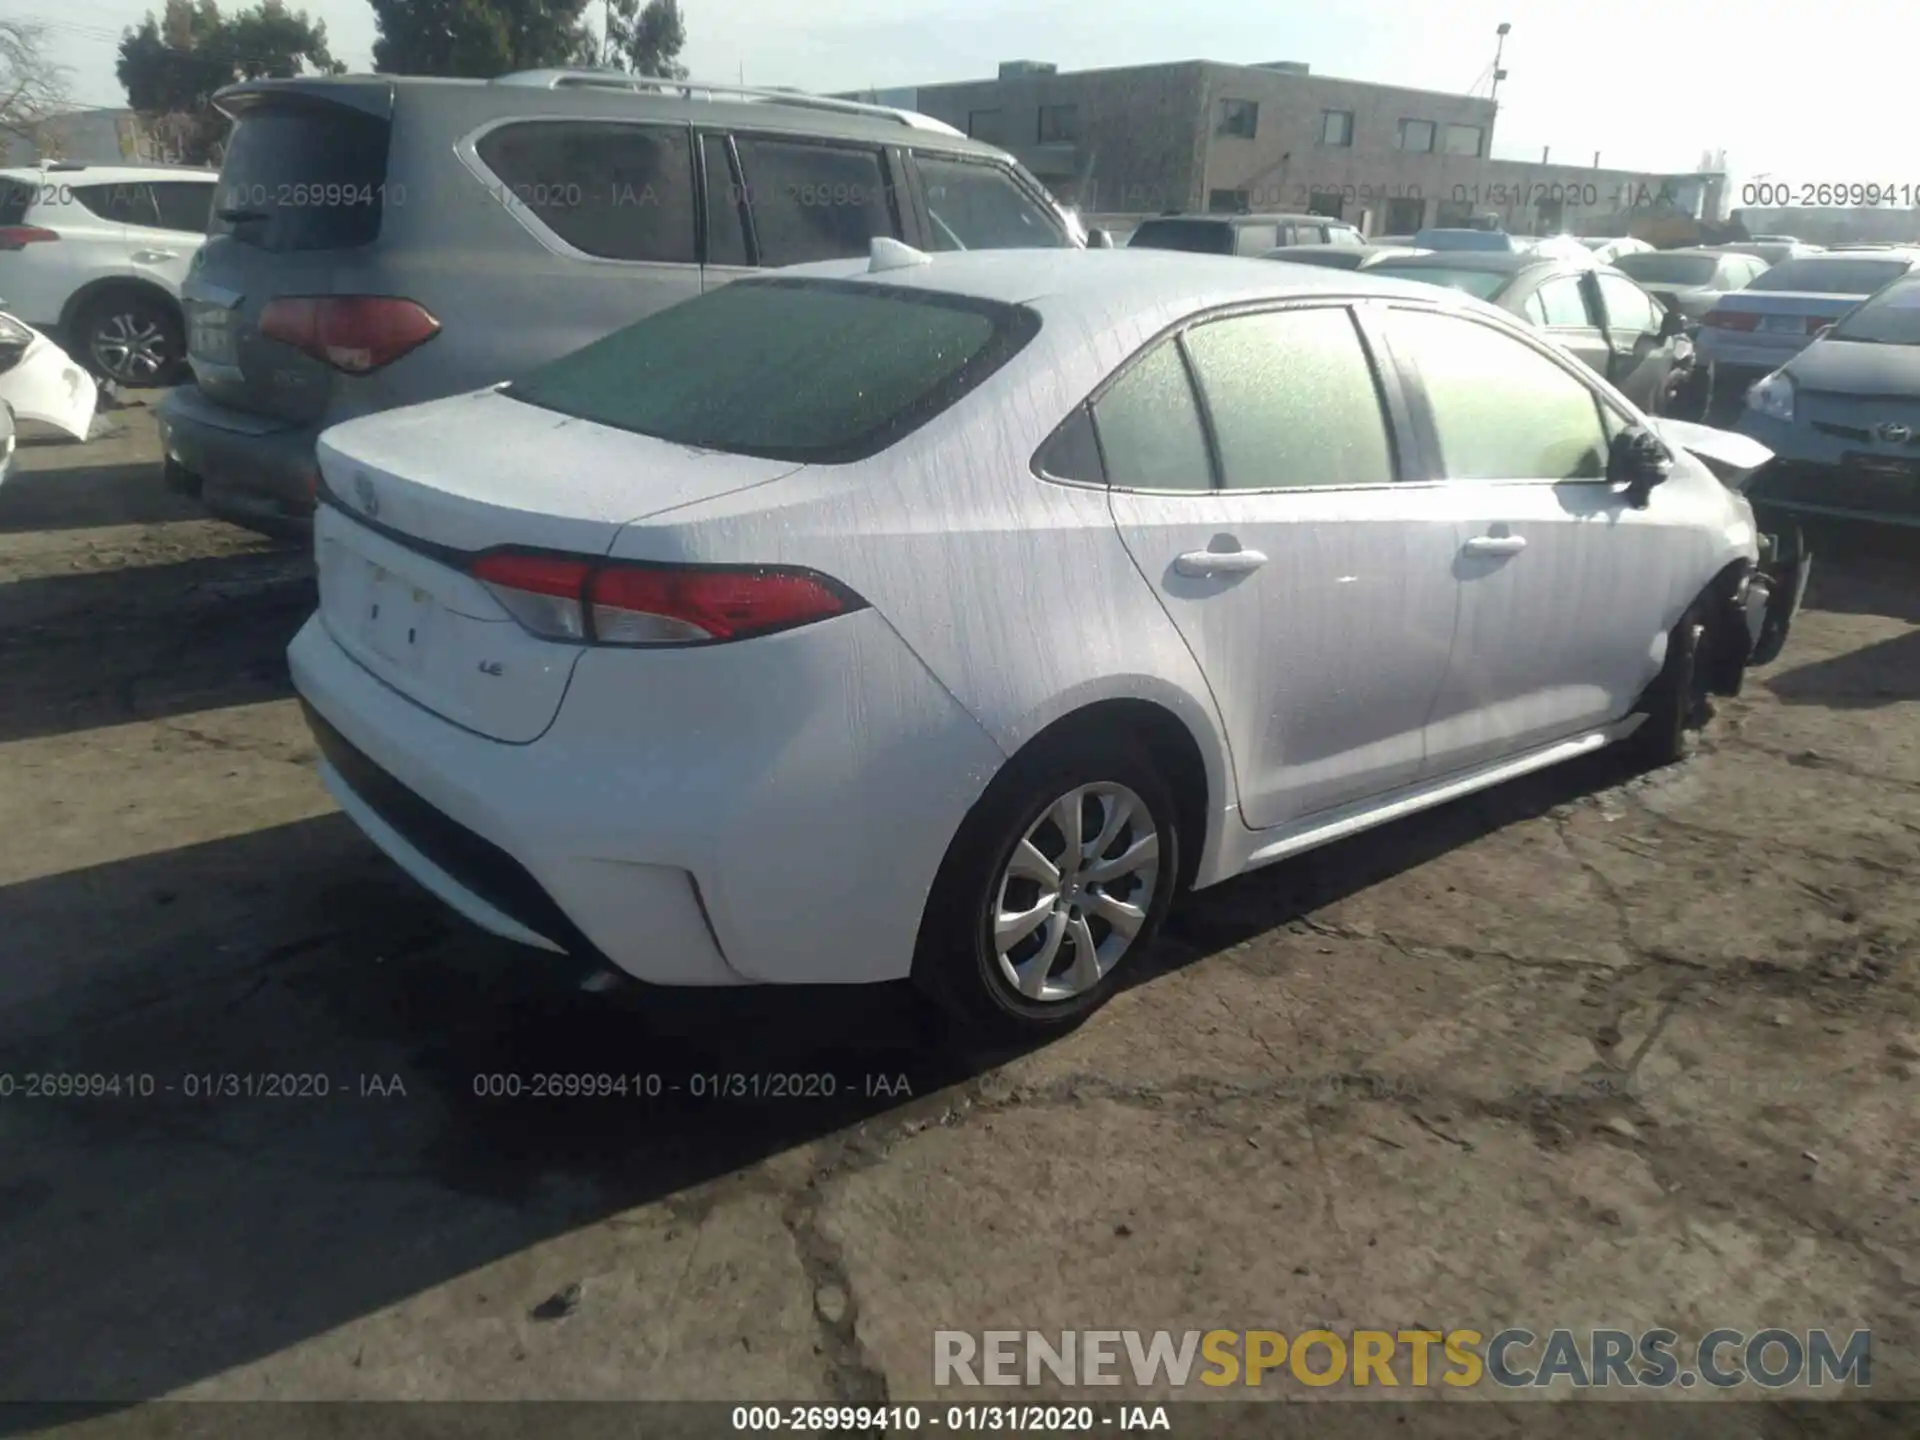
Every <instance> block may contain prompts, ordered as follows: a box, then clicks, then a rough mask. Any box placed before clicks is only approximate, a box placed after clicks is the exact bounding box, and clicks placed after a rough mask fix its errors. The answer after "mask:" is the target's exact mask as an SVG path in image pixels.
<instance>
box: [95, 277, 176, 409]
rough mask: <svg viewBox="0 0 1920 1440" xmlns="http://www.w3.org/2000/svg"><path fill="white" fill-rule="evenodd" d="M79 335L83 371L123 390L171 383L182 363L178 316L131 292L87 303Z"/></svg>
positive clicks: (167, 307) (159, 303) (165, 306)
mask: <svg viewBox="0 0 1920 1440" xmlns="http://www.w3.org/2000/svg"><path fill="white" fill-rule="evenodd" d="M79 331H80V350H81V352H82V354H83V355H84V357H85V359H86V362H87V366H88V368H89V369H91V370H92V371H93V373H94V374H95V375H98V376H103V377H105V378H106V379H108V380H111V381H113V382H114V383H115V384H118V385H123V386H126V387H127V388H129V389H135V390H142V389H147V388H149V387H152V386H156V385H168V384H171V383H172V382H173V381H174V379H175V378H176V377H177V376H178V374H179V371H180V368H181V366H182V364H183V363H184V361H185V359H186V343H185V337H184V335H183V334H182V331H181V325H180V317H179V315H178V314H177V313H176V312H175V311H174V309H173V307H172V306H171V305H168V304H167V303H166V302H165V301H162V300H158V299H155V298H154V297H152V296H149V295H142V294H139V293H138V292H136V291H130V290H122V291H118V292H115V293H110V294H107V295H103V296H101V297H100V298H99V299H98V300H95V301H93V302H92V303H91V304H89V305H88V306H87V308H86V311H85V312H84V313H83V314H82V316H81V318H80V325H79Z"/></svg>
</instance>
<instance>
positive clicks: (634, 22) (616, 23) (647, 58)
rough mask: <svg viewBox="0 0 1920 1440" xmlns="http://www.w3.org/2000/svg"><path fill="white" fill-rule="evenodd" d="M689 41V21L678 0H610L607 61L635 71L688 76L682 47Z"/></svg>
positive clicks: (618, 66)
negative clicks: (685, 18)
mask: <svg viewBox="0 0 1920 1440" xmlns="http://www.w3.org/2000/svg"><path fill="white" fill-rule="evenodd" d="M686 43H687V26H686V22H685V21H683V20H682V19H681V18H680V6H679V5H678V4H677V3H676V0H647V3H646V4H645V5H644V6H643V5H641V3H640V0H608V4H607V56H606V63H607V64H609V65H611V66H613V67H614V68H616V69H619V70H627V71H631V72H632V73H633V74H635V75H664V76H666V77H667V78H669V79H672V80H684V79H686V78H687V67H686V66H684V65H682V64H681V63H680V51H681V50H682V49H683V48H684V47H685V46H686Z"/></svg>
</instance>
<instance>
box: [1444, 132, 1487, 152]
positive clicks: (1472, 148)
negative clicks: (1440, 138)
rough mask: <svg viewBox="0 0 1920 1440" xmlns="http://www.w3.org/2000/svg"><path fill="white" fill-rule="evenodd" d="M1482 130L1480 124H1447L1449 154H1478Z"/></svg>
mask: <svg viewBox="0 0 1920 1440" xmlns="http://www.w3.org/2000/svg"><path fill="white" fill-rule="evenodd" d="M1480 140H1481V131H1480V127H1479V126H1478V125H1449V126H1447V154H1449V155H1478V154H1479V153H1480Z"/></svg>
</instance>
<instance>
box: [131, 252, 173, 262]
mask: <svg viewBox="0 0 1920 1440" xmlns="http://www.w3.org/2000/svg"><path fill="white" fill-rule="evenodd" d="M133 258H134V259H135V260H137V261H138V262H139V263H140V264H142V265H152V264H155V263H157V262H159V261H161V260H178V259H179V258H180V253H179V251H177V250H136V251H134V252H133Z"/></svg>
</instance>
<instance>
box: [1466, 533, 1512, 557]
mask: <svg viewBox="0 0 1920 1440" xmlns="http://www.w3.org/2000/svg"><path fill="white" fill-rule="evenodd" d="M1463 548H1464V549H1465V551H1466V553H1467V554H1469V555H1518V554H1519V553H1520V552H1521V551H1522V550H1524V549H1526V548H1527V537H1526V536H1524V535H1476V536H1474V537H1473V539H1471V540H1469V541H1467V543H1466V545H1465V546H1464V547H1463Z"/></svg>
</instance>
